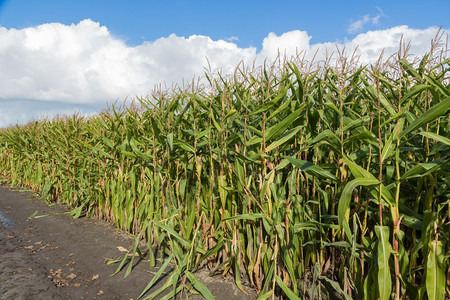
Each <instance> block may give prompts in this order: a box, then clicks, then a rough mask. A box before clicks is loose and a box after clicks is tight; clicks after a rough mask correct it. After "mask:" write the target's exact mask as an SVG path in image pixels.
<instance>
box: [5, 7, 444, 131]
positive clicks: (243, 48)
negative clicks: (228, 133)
mask: <svg viewBox="0 0 450 300" xmlns="http://www.w3.org/2000/svg"><path fill="white" fill-rule="evenodd" d="M448 11H450V1H448V0H445V1H444V0H442V1H438V0H430V1H392V0H391V1H342V0H341V1H337V0H335V1H327V0H324V1H299V0H297V1H277V2H275V1H265V0H260V1H242V0H241V1H234V0H230V1H211V0H210V1H203V0H201V1H188V0H184V1H182V0H165V1H161V0H159V1H154V0H148V1H143V0H133V1H124V0H121V1H119V0H109V1H104V0H96V1H85V0H79V1H66V0H53V1H50V0H40V1H32V0H28V1H26V0H6V1H2V0H0V127H6V126H10V125H13V124H16V123H18V124H24V123H26V122H28V121H30V120H35V119H38V118H42V117H45V116H48V117H52V116H55V115H57V114H61V113H66V114H71V113H73V112H74V111H79V112H80V113H83V114H90V113H95V112H99V111H100V110H101V109H103V108H106V106H107V105H109V104H111V103H114V102H116V101H118V102H121V101H124V100H125V99H132V98H134V97H136V96H139V97H141V96H144V97H145V96H146V95H149V94H151V92H152V90H153V89H154V87H155V86H157V85H161V86H163V87H172V86H173V85H174V84H177V85H179V86H180V85H182V84H183V82H190V81H191V80H192V78H194V77H195V76H202V75H203V74H204V72H205V67H207V66H208V64H209V65H210V66H211V68H212V70H213V71H218V70H220V71H221V72H222V73H224V74H227V73H231V72H232V71H233V70H234V69H235V67H236V66H237V65H238V64H239V63H240V62H244V63H246V64H247V65H250V64H252V63H253V62H256V63H258V64H259V63H263V62H264V60H265V59H268V60H269V61H270V59H273V58H274V57H276V56H277V54H278V53H285V54H286V55H288V56H289V55H291V54H295V53H298V52H300V51H305V53H307V57H312V55H314V53H316V52H317V53H318V55H317V56H316V59H321V58H323V57H324V55H325V53H326V52H327V51H334V50H335V49H336V47H339V48H341V49H342V48H343V47H345V49H346V50H347V51H348V52H349V53H351V52H352V51H353V50H354V49H357V52H358V54H359V55H360V62H361V63H362V64H367V63H371V62H374V61H375V60H376V59H377V58H378V57H379V54H380V53H381V51H383V50H384V51H385V53H386V54H390V53H394V52H396V51H397V50H398V45H399V41H400V38H401V37H402V36H403V38H404V40H406V41H411V44H412V47H411V51H410V52H411V54H412V55H418V56H420V55H423V54H424V53H426V52H427V51H428V50H429V46H430V43H431V40H432V39H433V38H434V37H435V35H436V33H437V31H438V29H439V28H440V27H442V31H441V32H442V33H443V34H444V41H445V39H446V38H447V37H448V33H450V18H449V17H448Z"/></svg>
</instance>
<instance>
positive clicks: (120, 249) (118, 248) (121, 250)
mask: <svg viewBox="0 0 450 300" xmlns="http://www.w3.org/2000/svg"><path fill="white" fill-rule="evenodd" d="M117 250H119V251H120V252H128V250H127V249H125V248H124V247H122V246H118V247H117Z"/></svg>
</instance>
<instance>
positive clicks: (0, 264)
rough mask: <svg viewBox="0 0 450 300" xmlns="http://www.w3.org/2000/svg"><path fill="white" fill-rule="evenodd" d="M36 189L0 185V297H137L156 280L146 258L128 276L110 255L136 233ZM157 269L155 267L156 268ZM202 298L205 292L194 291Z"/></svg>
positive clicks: (237, 295)
mask: <svg viewBox="0 0 450 300" xmlns="http://www.w3.org/2000/svg"><path fill="white" fill-rule="evenodd" d="M65 211H66V210H65V208H64V207H62V206H59V205H53V206H47V205H46V204H45V203H44V202H43V201H42V200H39V199H38V198H36V197H35V196H33V194H32V193H31V192H26V191H21V190H19V189H15V188H8V187H5V186H0V299H1V300H3V299H4V300H9V299H33V300H35V299H127V300H128V299H136V298H137V296H138V295H139V293H140V292H141V291H142V290H143V289H144V287H145V286H146V285H147V283H148V282H149V281H150V280H151V278H152V274H151V273H150V272H148V271H149V268H148V265H147V262H145V261H142V262H140V263H139V264H138V265H137V266H136V267H135V269H134V270H133V272H131V274H130V275H129V276H128V277H127V278H123V275H124V272H121V273H119V274H118V275H116V276H110V275H111V274H112V273H114V271H115V269H116V265H113V266H107V265H106V264H105V263H104V262H105V261H106V260H107V259H114V258H117V257H119V256H120V255H123V253H122V252H120V251H119V250H118V248H117V247H124V248H127V249H128V248H129V247H130V246H131V245H132V243H133V238H131V237H129V236H128V235H126V234H124V233H121V232H118V231H117V230H115V228H114V227H112V226H111V225H109V224H107V223H105V222H103V221H97V220H90V219H86V218H81V219H73V218H72V217H70V216H69V215H67V214H63V213H64V212H65ZM155 271H156V270H155ZM199 277H200V278H201V280H202V281H204V282H205V283H206V284H207V286H208V287H209V288H210V290H211V292H212V293H213V295H214V296H215V297H216V299H226V300H231V299H255V298H256V296H255V294H254V293H251V292H249V293H248V294H244V293H242V292H240V291H239V290H238V289H237V288H236V287H235V285H234V284H233V283H232V282H229V281H226V280H223V279H222V278H220V277H219V278H209V277H206V276H204V273H200V274H199ZM190 298H191V299H201V297H198V296H195V297H190Z"/></svg>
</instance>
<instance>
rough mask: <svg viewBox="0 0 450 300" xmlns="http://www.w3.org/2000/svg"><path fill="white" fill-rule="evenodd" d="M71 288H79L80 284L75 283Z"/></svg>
mask: <svg viewBox="0 0 450 300" xmlns="http://www.w3.org/2000/svg"><path fill="white" fill-rule="evenodd" d="M73 286H74V287H76V288H79V287H80V286H81V284H79V283H75V284H74V285H73Z"/></svg>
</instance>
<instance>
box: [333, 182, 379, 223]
mask: <svg viewBox="0 0 450 300" xmlns="http://www.w3.org/2000/svg"><path fill="white" fill-rule="evenodd" d="M376 184H379V181H378V180H376V179H374V178H357V179H353V180H352V181H350V182H349V183H347V184H346V185H345V187H344V190H343V191H342V194H341V198H340V199H339V204H338V222H339V225H340V226H342V221H343V220H344V218H345V220H346V221H347V223H348V219H349V215H350V200H351V198H352V195H353V190H354V189H355V188H356V187H357V186H371V185H376Z"/></svg>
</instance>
